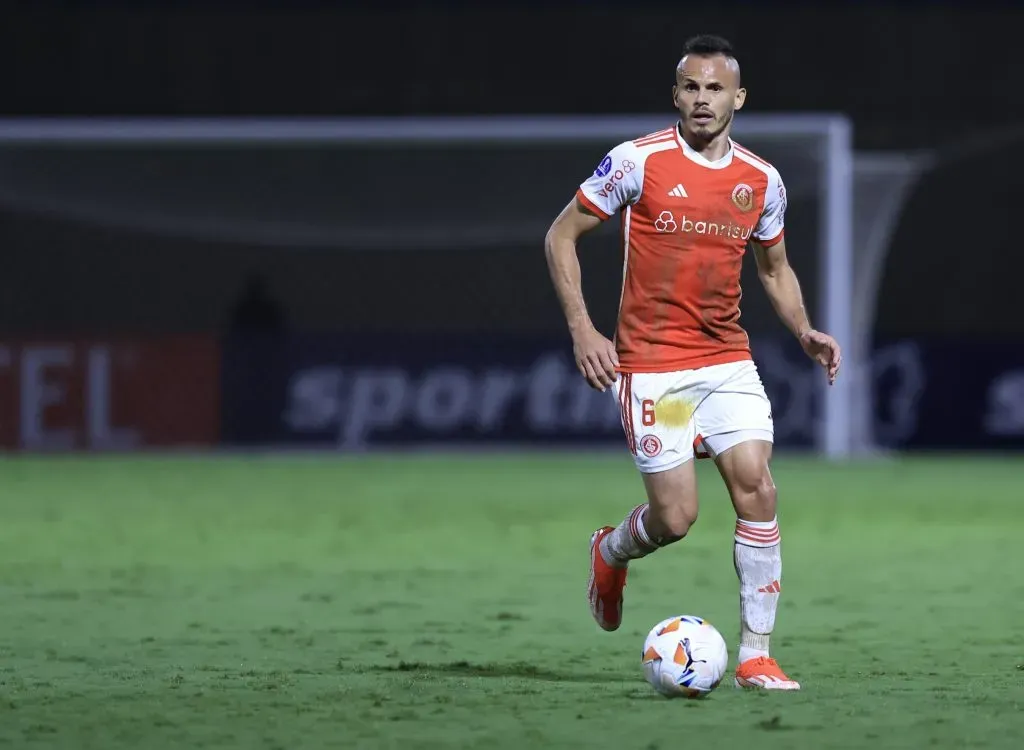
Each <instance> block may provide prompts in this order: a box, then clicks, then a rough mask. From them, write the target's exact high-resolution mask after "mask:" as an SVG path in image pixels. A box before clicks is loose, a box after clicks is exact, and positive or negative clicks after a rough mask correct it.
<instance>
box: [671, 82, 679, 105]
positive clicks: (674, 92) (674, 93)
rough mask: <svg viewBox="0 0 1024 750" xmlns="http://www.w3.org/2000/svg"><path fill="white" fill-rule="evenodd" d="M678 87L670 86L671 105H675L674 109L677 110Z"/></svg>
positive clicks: (675, 85) (676, 85)
mask: <svg viewBox="0 0 1024 750" xmlns="http://www.w3.org/2000/svg"><path fill="white" fill-rule="evenodd" d="M678 97H679V85H678V84H675V83H673V84H672V103H673V104H674V105H676V109H679V98H678Z"/></svg>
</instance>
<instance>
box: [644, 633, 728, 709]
mask: <svg viewBox="0 0 1024 750" xmlns="http://www.w3.org/2000/svg"><path fill="white" fill-rule="evenodd" d="M642 661H643V665H644V677H645V678H646V679H647V682H649V683H650V684H651V687H653V688H654V689H655V690H657V691H658V692H659V693H661V694H662V695H664V696H665V697H667V698H679V697H684V698H700V697H703V696H705V695H708V694H709V693H710V692H711V691H712V690H714V689H715V688H716V687H718V683H720V682H721V681H722V678H723V677H724V676H725V670H726V669H727V668H728V666H729V649H728V647H727V646H726V645H725V639H724V638H722V634H721V633H719V632H718V631H717V630H716V629H715V627H714V626H713V625H712V624H711V623H709V622H708V621H707V620H705V619H703V618H700V617H694V616H692V615H677V616H676V617H669V618H668V619H667V620H662V621H661V622H659V623H658V624H657V625H655V626H654V627H653V628H651V632H650V633H648V634H647V638H646V639H645V640H644V650H643V657H642Z"/></svg>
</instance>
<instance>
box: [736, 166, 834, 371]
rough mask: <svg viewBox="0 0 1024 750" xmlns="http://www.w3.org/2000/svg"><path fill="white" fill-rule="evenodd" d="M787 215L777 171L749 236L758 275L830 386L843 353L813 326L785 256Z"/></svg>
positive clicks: (770, 297) (827, 336)
mask: <svg viewBox="0 0 1024 750" xmlns="http://www.w3.org/2000/svg"><path fill="white" fill-rule="evenodd" d="M785 214H786V190H785V187H784V186H783V184H782V178H781V177H779V175H778V172H773V174H772V176H771V179H769V181H768V189H767V192H766V197H765V206H764V210H763V212H762V214H761V218H760V220H759V221H758V224H757V227H756V228H755V229H754V232H753V233H752V234H751V238H750V244H751V247H752V248H753V250H754V258H755V259H756V261H757V275H758V278H759V279H760V280H761V284H762V285H763V286H764V289H765V292H767V294H768V298H769V299H770V300H771V303H772V307H774V308H775V312H776V313H777V314H778V316H779V318H781V319H782V322H783V323H784V324H785V326H786V327H787V328H788V329H789V330H790V331H792V333H793V335H794V336H796V337H797V339H799V341H800V345H801V346H802V347H803V349H804V351H805V352H807V356H809V357H810V358H811V359H813V360H814V361H815V362H817V363H818V364H819V365H821V366H822V367H824V368H825V371H826V372H827V373H828V382H829V384H830V385H831V384H832V383H834V382H835V379H836V375H837V374H838V373H839V364H840V362H841V360H842V352H841V351H840V349H839V344H838V343H837V342H836V340H835V339H834V338H832V337H831V336H829V335H828V334H827V333H823V332H821V331H818V330H815V329H814V327H813V326H812V325H811V321H810V318H809V317H808V315H807V308H806V307H805V305H804V298H803V293H802V292H801V291H800V281H799V280H798V279H797V276H796V272H795V271H794V270H793V267H792V266H791V265H790V264H789V258H788V257H787V255H786V238H785V234H784V232H783V227H784V224H785Z"/></svg>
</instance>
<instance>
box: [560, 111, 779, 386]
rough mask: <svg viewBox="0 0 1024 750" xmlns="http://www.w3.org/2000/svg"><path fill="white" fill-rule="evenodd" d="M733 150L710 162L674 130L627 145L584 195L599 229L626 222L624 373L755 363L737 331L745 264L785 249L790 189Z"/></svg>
mask: <svg viewBox="0 0 1024 750" xmlns="http://www.w3.org/2000/svg"><path fill="white" fill-rule="evenodd" d="M729 146H730V147H729V150H728V152H727V153H726V155H725V156H723V157H722V158H721V159H719V160H718V161H714V162H712V161H709V160H707V159H706V158H704V157H703V156H701V155H700V154H699V153H697V152H696V151H694V150H693V149H692V148H691V147H690V146H689V144H687V143H686V141H684V140H683V138H682V136H681V135H680V133H679V130H678V128H677V127H671V128H668V129H666V130H663V131H660V132H657V133H652V134H650V135H647V136H644V137H642V138H638V139H636V140H633V141H626V142H624V143H620V144H619V145H618V146H616V147H615V148H613V149H612V150H611V152H610V153H609V154H608V155H606V156H605V157H604V158H603V159H602V160H601V162H600V164H598V166H597V169H596V170H595V171H594V173H593V174H592V175H591V176H590V177H588V178H587V179H586V180H585V181H584V182H583V183H582V184H581V185H580V187H579V189H578V190H577V192H576V197H577V199H578V200H579V202H580V203H581V204H583V206H585V207H586V208H587V209H588V210H589V211H591V212H592V213H594V214H596V215H597V216H599V217H600V218H601V219H609V218H611V217H612V216H613V215H614V214H617V213H618V214H621V222H622V224H621V241H622V248H623V255H624V257H623V280H622V295H621V300H620V303H619V314H618V322H617V326H616V331H615V344H616V349H617V350H618V355H619V363H620V369H621V370H622V371H623V372H670V371H674V370H688V369H694V368H697V367H705V366H708V365H714V364H724V363H726V362H736V361H740V360H744V359H750V358H751V353H750V346H749V340H748V338H747V334H746V331H745V330H744V329H743V328H742V327H741V326H740V322H739V320H740V297H741V290H740V272H741V269H742V262H743V256H744V253H745V251H746V246H747V242H748V241H749V240H750V239H751V238H753V239H755V240H757V241H758V242H759V243H761V244H763V245H766V246H770V245H774V244H776V243H777V242H779V241H780V240H781V239H782V237H783V227H784V223H785V213H786V189H785V186H784V185H783V183H782V178H781V177H780V175H779V173H778V171H777V170H776V169H775V168H774V167H773V166H772V165H771V164H769V163H768V162H766V161H765V160H764V159H762V158H760V157H758V156H757V155H755V154H754V153H752V152H751V151H749V150H747V149H746V148H743V147H742V146H740V145H739V144H738V143H735V142H733V141H730V144H729Z"/></svg>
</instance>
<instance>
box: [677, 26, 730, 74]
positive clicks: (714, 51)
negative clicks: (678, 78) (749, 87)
mask: <svg viewBox="0 0 1024 750" xmlns="http://www.w3.org/2000/svg"><path fill="white" fill-rule="evenodd" d="M687 55H700V56H701V57H703V56H705V55H724V56H725V57H727V58H729V59H731V60H734V61H735V62H736V84H737V85H739V83H740V77H739V64H740V62H739V60H737V59H736V52H735V51H734V50H733V46H732V44H731V43H730V42H729V40H728V39H726V38H724V37H720V36H716V35H715V34H699V35H697V36H693V37H690V38H689V39H687V40H686V43H685V44H684V45H683V54H682V56H680V58H679V62H680V63H682V61H683V60H684V59H685V58H686V56H687ZM676 70H677V71H678V70H679V68H678V67H677V68H676Z"/></svg>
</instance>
